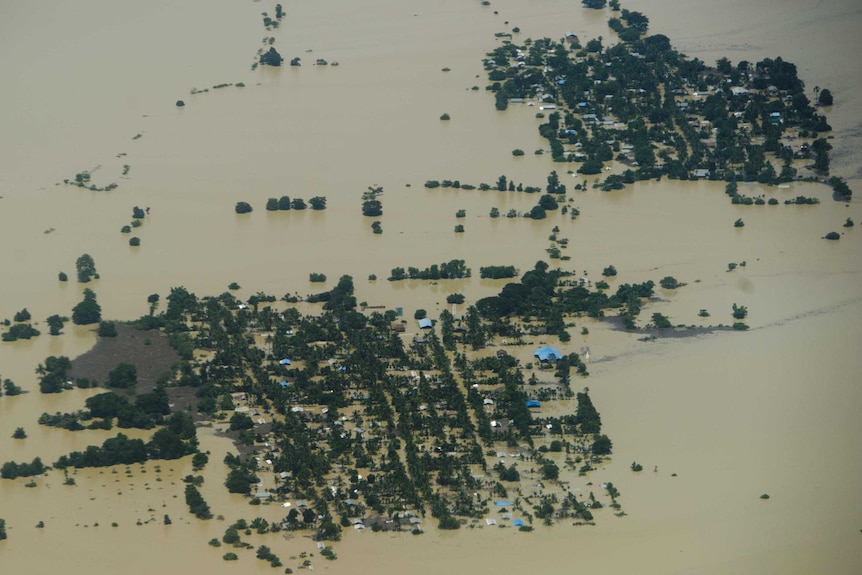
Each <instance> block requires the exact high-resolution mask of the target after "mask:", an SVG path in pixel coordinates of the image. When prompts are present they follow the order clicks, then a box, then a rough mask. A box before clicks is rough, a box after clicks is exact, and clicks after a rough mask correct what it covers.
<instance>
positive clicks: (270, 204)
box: [266, 198, 278, 212]
mask: <svg viewBox="0 0 862 575" xmlns="http://www.w3.org/2000/svg"><path fill="white" fill-rule="evenodd" d="M266 210H267V211H268V212H274V211H277V210H278V199H276V198H269V199H268V200H266Z"/></svg>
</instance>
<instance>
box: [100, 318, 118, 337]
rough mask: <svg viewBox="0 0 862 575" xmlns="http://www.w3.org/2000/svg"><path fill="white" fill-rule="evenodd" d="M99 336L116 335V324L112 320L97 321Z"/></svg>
mask: <svg viewBox="0 0 862 575" xmlns="http://www.w3.org/2000/svg"><path fill="white" fill-rule="evenodd" d="M99 337H117V326H116V325H115V324H114V322H112V321H102V322H99Z"/></svg>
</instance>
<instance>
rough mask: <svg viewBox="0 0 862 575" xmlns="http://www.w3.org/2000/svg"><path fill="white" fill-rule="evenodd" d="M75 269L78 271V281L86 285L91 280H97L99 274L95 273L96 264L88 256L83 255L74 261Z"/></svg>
mask: <svg viewBox="0 0 862 575" xmlns="http://www.w3.org/2000/svg"><path fill="white" fill-rule="evenodd" d="M75 268H76V269H77V270H78V281H79V282H81V283H87V282H88V281H90V280H91V279H93V278H95V279H99V274H97V273H96V262H95V261H93V257H92V256H91V255H90V254H83V255H82V256H81V257H79V258H78V259H77V261H75Z"/></svg>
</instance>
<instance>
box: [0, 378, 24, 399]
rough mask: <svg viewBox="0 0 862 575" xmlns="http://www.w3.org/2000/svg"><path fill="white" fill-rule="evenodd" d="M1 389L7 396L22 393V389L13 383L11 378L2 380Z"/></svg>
mask: <svg viewBox="0 0 862 575" xmlns="http://www.w3.org/2000/svg"><path fill="white" fill-rule="evenodd" d="M3 391H4V392H5V393H6V395H9V396H12V395H21V394H22V393H24V390H23V389H21V388H20V387H19V386H17V385H15V382H14V381H12V380H11V379H4V380H3Z"/></svg>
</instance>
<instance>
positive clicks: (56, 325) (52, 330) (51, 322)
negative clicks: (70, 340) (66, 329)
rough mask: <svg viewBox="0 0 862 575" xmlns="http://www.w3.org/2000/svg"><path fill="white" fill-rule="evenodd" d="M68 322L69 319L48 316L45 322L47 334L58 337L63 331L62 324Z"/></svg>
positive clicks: (55, 315) (59, 316)
mask: <svg viewBox="0 0 862 575" xmlns="http://www.w3.org/2000/svg"><path fill="white" fill-rule="evenodd" d="M68 320H69V318H67V317H64V316H61V315H57V314H54V315H51V316H48V319H46V320H45V321H46V323H47V324H48V333H49V334H51V335H60V333H61V332H62V331H63V324H64V323H65V322H66V321H68Z"/></svg>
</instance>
